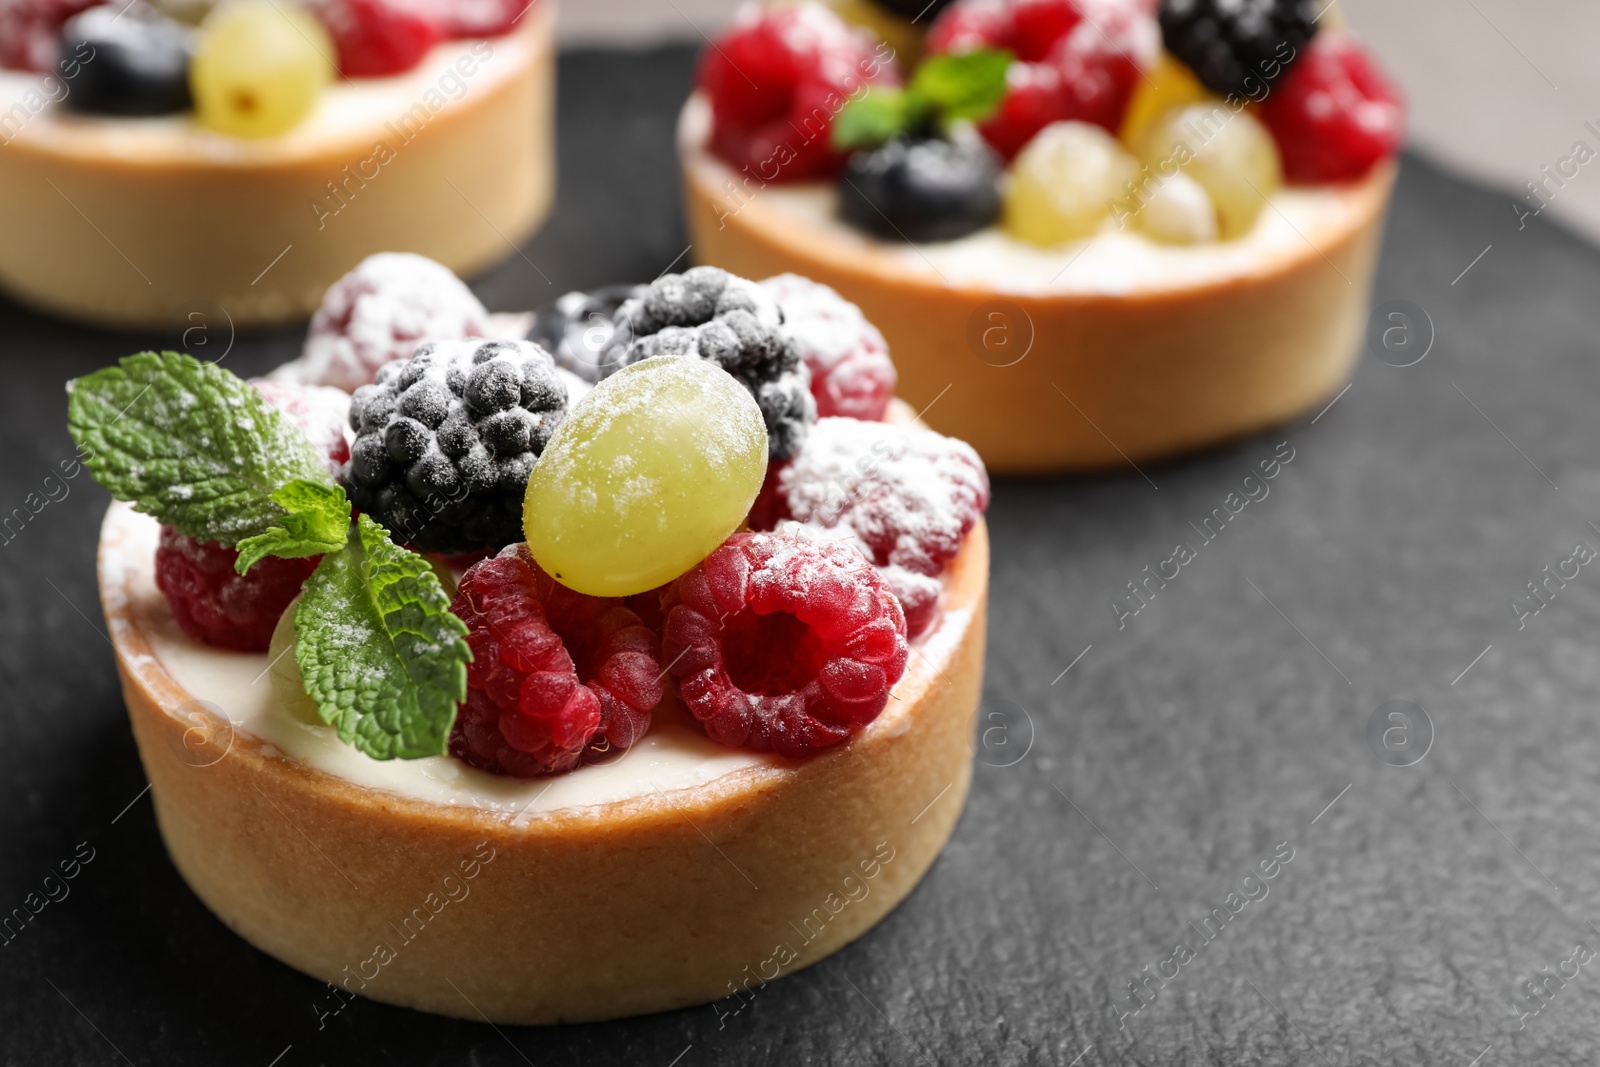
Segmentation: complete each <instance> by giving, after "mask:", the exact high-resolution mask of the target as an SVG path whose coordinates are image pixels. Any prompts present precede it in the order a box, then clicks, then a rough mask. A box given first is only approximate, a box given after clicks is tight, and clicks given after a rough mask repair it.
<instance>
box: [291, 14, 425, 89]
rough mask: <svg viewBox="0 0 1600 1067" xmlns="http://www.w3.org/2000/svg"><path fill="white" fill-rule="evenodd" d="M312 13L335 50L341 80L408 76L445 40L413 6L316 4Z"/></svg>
mask: <svg viewBox="0 0 1600 1067" xmlns="http://www.w3.org/2000/svg"><path fill="white" fill-rule="evenodd" d="M313 10H315V11H316V13H317V17H318V18H320V19H321V20H322V24H323V25H324V26H326V27H327V28H328V33H329V34H331V35H332V36H333V43H334V45H335V46H336V47H337V48H338V50H339V62H338V66H339V73H340V74H343V75H344V76H345V77H346V78H381V77H383V76H385V75H389V74H401V73H404V72H405V71H408V70H411V69H412V68H414V67H415V66H416V65H417V64H418V63H421V62H422V57H423V56H425V55H427V54H428V50H429V49H431V48H432V47H433V46H434V45H436V44H438V43H439V41H440V39H441V38H442V37H443V36H444V35H443V32H442V27H441V26H440V25H439V23H438V20H437V19H435V18H434V17H433V15H432V14H431V13H430V12H429V11H428V10H427V9H426V8H424V7H423V6H421V5H420V4H418V3H417V2H416V0H318V2H317V3H315V4H313Z"/></svg>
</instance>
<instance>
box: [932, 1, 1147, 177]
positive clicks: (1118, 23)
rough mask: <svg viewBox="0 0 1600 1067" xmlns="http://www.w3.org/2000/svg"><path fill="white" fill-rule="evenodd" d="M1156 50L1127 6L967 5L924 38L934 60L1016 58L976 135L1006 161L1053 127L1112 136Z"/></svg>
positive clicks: (1140, 12)
mask: <svg viewBox="0 0 1600 1067" xmlns="http://www.w3.org/2000/svg"><path fill="white" fill-rule="evenodd" d="M1159 45H1160V42H1159V40H1158V34H1157V30H1156V25H1155V22H1154V20H1153V19H1152V18H1151V17H1150V13H1149V12H1148V11H1147V10H1145V9H1144V6H1143V5H1141V4H1135V3H1131V2H1130V0H966V2H965V3H957V4H956V5H955V6H954V7H952V8H950V9H948V10H947V11H946V12H945V13H944V14H943V15H941V16H940V18H939V21H938V22H937V23H935V24H934V27H933V29H932V30H931V31H930V32H929V35H928V50H929V52H930V53H933V54H938V53H942V52H960V51H965V50H968V49H972V48H1005V49H1008V50H1010V51H1012V52H1013V53H1015V55H1016V56H1017V62H1014V63H1013V64H1012V65H1011V67H1010V69H1009V70H1007V72H1006V95H1005V96H1004V97H1003V98H1002V99H1001V101H1000V104H999V106H998V107H997V108H996V109H995V112H994V114H992V115H990V116H989V118H987V119H986V120H984V121H983V122H982V123H981V124H980V125H979V127H978V129H979V132H981V133H982V134H983V136H984V138H985V139H986V140H987V141H988V142H989V143H990V144H991V145H993V146H994V148H995V150H996V151H997V152H999V153H1000V154H1001V155H1002V156H1003V157H1004V158H1006V159H1008V160H1009V159H1011V158H1012V157H1013V156H1015V155H1016V154H1017V153H1018V152H1020V151H1021V150H1022V148H1023V146H1025V145H1026V144H1027V143H1028V142H1029V141H1030V140H1032V139H1033V135H1034V134H1036V133H1038V132H1039V131H1040V130H1042V129H1044V128H1045V127H1046V126H1048V125H1050V124H1051V123H1055V122H1065V121H1069V120H1077V121H1080V122H1091V123H1094V124H1095V125H1097V126H1103V127H1104V128H1106V129H1107V130H1110V131H1112V132H1113V133H1114V132H1116V130H1117V128H1118V127H1119V126H1120V125H1121V124H1122V117H1123V115H1124V114H1125V113H1126V111H1127V109H1128V102H1129V101H1130V100H1131V99H1132V98H1133V91H1134V88H1135V86H1136V84H1137V82H1138V80H1139V77H1140V71H1141V70H1142V69H1143V68H1144V67H1147V66H1150V65H1152V64H1153V63H1154V62H1155V58H1156V55H1157V53H1158V51H1159Z"/></svg>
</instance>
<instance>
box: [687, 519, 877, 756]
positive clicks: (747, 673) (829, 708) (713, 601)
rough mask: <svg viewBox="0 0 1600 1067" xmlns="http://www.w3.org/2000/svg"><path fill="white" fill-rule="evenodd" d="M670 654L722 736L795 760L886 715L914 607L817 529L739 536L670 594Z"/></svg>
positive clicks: (709, 725)
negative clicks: (906, 610)
mask: <svg viewBox="0 0 1600 1067" xmlns="http://www.w3.org/2000/svg"><path fill="white" fill-rule="evenodd" d="M669 600H670V601H671V602H672V604H671V608H670V610H669V611H668V612H667V621H666V627H665V631H664V633H663V635H662V658H663V659H665V660H666V661H667V662H668V664H669V669H670V670H671V672H672V676H673V678H674V679H675V680H676V682H677V687H678V692H679V695H680V696H681V697H682V698H683V703H684V706H685V707H687V708H688V709H689V711H690V713H691V714H693V715H694V717H695V720H696V721H697V722H699V723H700V724H701V726H702V727H703V728H704V729H705V731H706V734H707V735H708V736H709V737H711V738H712V739H713V740H715V741H719V742H721V743H722V744H725V745H731V746H734V747H736V748H747V749H752V750H755V751H758V752H776V753H778V754H779V755H783V756H790V757H804V756H809V755H812V754H813V753H816V752H818V751H820V750H822V749H826V748H829V747H831V746H833V745H837V744H839V743H841V742H843V741H845V740H847V739H848V738H849V737H850V736H851V735H852V734H854V733H856V732H858V731H860V730H861V729H862V728H863V727H865V726H866V725H867V724H868V723H870V722H872V720H873V719H876V718H877V717H878V715H879V713H880V712H882V711H883V709H884V706H885V705H886V704H887V703H888V700H889V690H890V689H891V688H892V687H893V686H894V684H895V683H896V682H897V681H899V680H900V676H901V675H902V674H904V673H905V668H906V658H907V655H908V646H907V645H906V623H905V616H904V615H903V614H902V612H901V610H900V604H899V602H898V601H897V600H896V599H895V597H894V594H893V593H891V592H890V590H889V588H888V586H887V585H885V584H884V582H883V579H882V578H880V577H879V576H878V573H877V571H876V569H874V568H873V566H872V564H871V563H870V562H869V561H868V560H867V559H866V558H865V557H863V556H862V555H861V553H860V552H859V551H857V550H856V549H855V548H852V547H850V546H849V545H844V544H839V543H837V542H833V541H828V540H826V539H825V538H823V537H821V536H818V535H817V534H815V533H813V532H812V531H809V530H805V529H800V528H795V529H793V530H791V531H785V532H784V533H781V534H780V533H739V534H734V535H733V536H732V537H730V538H729V539H728V540H727V541H726V542H724V543H723V545H722V547H720V548H718V549H717V550H716V551H715V552H713V553H712V554H711V555H710V556H708V557H707V558H706V559H705V560H704V561H703V562H701V563H700V564H699V565H698V566H697V567H695V568H694V570H692V571H690V572H689V573H688V574H685V575H684V576H683V577H681V578H679V579H678V581H677V583H676V585H675V586H674V587H673V590H672V593H671V594H670V595H669Z"/></svg>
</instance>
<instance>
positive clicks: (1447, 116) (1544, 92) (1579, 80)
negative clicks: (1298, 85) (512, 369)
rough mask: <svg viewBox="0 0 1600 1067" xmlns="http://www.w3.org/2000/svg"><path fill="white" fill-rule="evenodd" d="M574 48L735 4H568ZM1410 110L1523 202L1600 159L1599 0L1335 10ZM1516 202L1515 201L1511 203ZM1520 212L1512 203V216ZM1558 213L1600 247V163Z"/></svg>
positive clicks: (712, 23) (671, 26)
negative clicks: (1593, 155) (1574, 161)
mask: <svg viewBox="0 0 1600 1067" xmlns="http://www.w3.org/2000/svg"><path fill="white" fill-rule="evenodd" d="M558 2H560V3H561V4H562V8H561V19H562V24H563V29H562V33H563V36H564V38H565V39H566V41H567V42H568V43H571V44H618V43H632V44H650V43H656V42H660V41H669V40H679V41H698V40H700V39H701V36H702V34H709V33H714V32H716V30H717V28H718V27H720V26H721V25H722V24H723V23H724V22H726V21H727V19H728V16H729V15H730V14H731V13H732V12H733V10H734V8H735V7H737V0H558ZM1335 2H1336V3H1338V4H1339V5H1340V7H1341V8H1342V9H1343V10H1344V12H1345V16H1346V18H1347V20H1348V21H1349V23H1350V24H1351V26H1352V27H1353V28H1354V29H1355V31H1356V32H1357V33H1358V34H1360V35H1361V37H1362V38H1363V39H1364V40H1366V41H1367V42H1368V43H1369V44H1370V45H1371V46H1372V47H1373V48H1374V49H1375V50H1376V51H1377V52H1378V54H1379V55H1380V56H1381V57H1382V59H1383V61H1384V64H1385V66H1386V67H1387V68H1388V69H1389V71H1390V72H1391V73H1392V74H1393V75H1394V76H1395V77H1396V78H1397V79H1398V80H1399V81H1400V83H1401V84H1402V85H1403V86H1404V87H1405V90H1406V93H1407V95H1408V96H1409V98H1410V102H1411V121H1412V143H1413V145H1414V146H1416V147H1419V148H1422V149H1424V150H1426V151H1427V152H1429V153H1430V154H1431V155H1433V156H1434V157H1435V158H1437V159H1439V160H1441V161H1443V162H1445V163H1447V164H1449V165H1450V166H1452V167H1454V168H1455V169H1457V170H1460V171H1462V172H1464V173H1467V174H1470V175H1473V176H1475V177H1478V178H1482V179H1485V180H1488V181H1490V182H1494V183H1496V184H1499V185H1501V186H1504V187H1505V188H1506V189H1507V191H1508V193H1509V192H1511V191H1513V190H1515V191H1516V192H1518V193H1521V192H1522V191H1523V190H1522V186H1523V183H1524V182H1526V181H1529V180H1534V179H1539V178H1542V177H1543V175H1542V172H1541V168H1542V167H1544V166H1546V165H1550V166H1554V164H1555V163H1556V162H1557V161H1558V160H1560V159H1562V158H1564V157H1566V156H1568V155H1570V154H1571V152H1572V149H1573V145H1574V143H1575V142H1577V141H1579V140H1582V141H1585V142H1587V143H1588V145H1589V147H1590V148H1591V149H1594V150H1595V151H1596V152H1600V134H1595V133H1592V132H1590V131H1589V130H1587V129H1585V128H1584V123H1585V122H1590V121H1592V122H1594V124H1595V126H1596V128H1597V129H1600V0H1335ZM1508 200H1509V197H1508ZM1506 211H1507V213H1508V215H1509V214H1510V212H1511V208H1510V207H1509V205H1508V206H1507V208H1506ZM1550 214H1552V215H1554V216H1555V217H1557V218H1560V219H1563V220H1565V221H1567V222H1569V223H1571V224H1572V225H1574V226H1576V227H1577V228H1579V229H1581V230H1583V231H1584V232H1586V233H1588V234H1589V235H1590V236H1591V237H1593V238H1595V239H1596V240H1600V160H1596V162H1595V163H1594V164H1591V165H1589V166H1586V167H1584V168H1583V169H1582V170H1581V171H1580V172H1579V174H1578V176H1577V177H1576V178H1574V179H1572V180H1570V181H1568V182H1567V186H1566V188H1564V189H1562V190H1560V192H1559V194H1558V195H1557V197H1556V198H1555V200H1554V201H1553V202H1552V204H1551V207H1550Z"/></svg>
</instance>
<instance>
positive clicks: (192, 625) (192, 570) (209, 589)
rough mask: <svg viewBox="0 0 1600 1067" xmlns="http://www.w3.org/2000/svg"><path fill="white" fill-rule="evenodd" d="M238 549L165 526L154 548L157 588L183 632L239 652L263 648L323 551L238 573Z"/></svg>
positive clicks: (265, 562)
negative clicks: (234, 567) (305, 557)
mask: <svg viewBox="0 0 1600 1067" xmlns="http://www.w3.org/2000/svg"><path fill="white" fill-rule="evenodd" d="M238 558H239V553H238V552H236V551H235V550H234V549H231V548H227V547H226V546H223V545H219V544H214V543H203V542H200V541H196V540H195V539H194V538H192V537H186V536H185V535H183V534H181V533H179V532H178V531H177V528H176V527H172V526H163V527H161V541H160V543H159V544H158V545H157V547H156V588H157V589H159V590H161V592H162V595H164V596H165V597H166V598H167V606H168V607H170V608H171V609H172V614H173V617H174V618H176V619H177V620H178V625H179V626H180V627H182V628H183V632H184V633H186V634H188V635H189V636H190V637H192V638H194V639H195V640H196V641H204V642H205V643H206V644H208V645H214V646H216V647H217V648H226V649H231V650H233V651H235V652H265V651H266V650H267V646H268V645H269V644H271V643H272V630H273V627H275V626H277V624H278V616H280V615H282V614H283V609H284V608H286V607H288V606H289V602H290V601H291V600H293V599H294V598H295V596H296V595H297V594H298V593H299V592H300V586H301V585H303V584H304V583H305V580H306V579H307V578H309V577H310V576H311V572H312V571H314V570H316V569H317V563H318V562H319V561H320V560H321V559H322V557H321V556H313V557H311V558H309V559H278V558H277V557H275V556H269V557H268V558H266V559H264V560H262V561H261V562H259V563H257V564H256V565H255V566H253V567H251V568H250V573H249V574H244V575H241V574H236V573H234V569H233V565H234V561H235V560H237V559H238Z"/></svg>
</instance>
